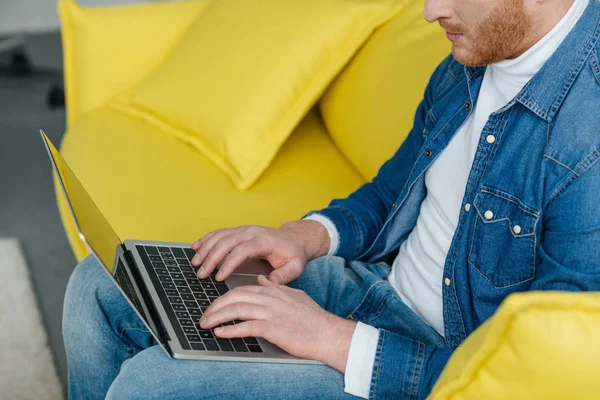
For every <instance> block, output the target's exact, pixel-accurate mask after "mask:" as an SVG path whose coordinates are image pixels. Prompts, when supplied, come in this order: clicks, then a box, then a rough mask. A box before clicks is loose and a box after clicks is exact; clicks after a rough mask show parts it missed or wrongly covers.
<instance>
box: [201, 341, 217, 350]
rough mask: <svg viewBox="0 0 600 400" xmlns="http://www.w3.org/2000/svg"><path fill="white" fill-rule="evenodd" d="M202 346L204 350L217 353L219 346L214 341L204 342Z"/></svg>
mask: <svg viewBox="0 0 600 400" xmlns="http://www.w3.org/2000/svg"><path fill="white" fill-rule="evenodd" d="M204 345H205V346H206V350H210V351H219V346H218V345H217V342H215V341H214V340H205V341H204Z"/></svg>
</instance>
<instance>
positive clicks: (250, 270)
mask: <svg viewBox="0 0 600 400" xmlns="http://www.w3.org/2000/svg"><path fill="white" fill-rule="evenodd" d="M272 271H273V267H271V264H269V263H268V262H267V261H265V260H262V259H260V258H251V259H249V260H246V261H244V262H243V263H242V264H241V265H240V266H239V267H237V268H236V270H235V271H234V272H233V275H239V274H244V275H269V274H270V273H271V272H272ZM254 282H256V279H255V280H254Z"/></svg>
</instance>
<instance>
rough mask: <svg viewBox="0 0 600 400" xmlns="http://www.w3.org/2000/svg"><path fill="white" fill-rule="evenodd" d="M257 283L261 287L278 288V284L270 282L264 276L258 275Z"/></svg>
mask: <svg viewBox="0 0 600 400" xmlns="http://www.w3.org/2000/svg"><path fill="white" fill-rule="evenodd" d="M256 282H257V283H258V284H259V285H260V286H267V287H269V286H277V284H275V283H273V282H271V281H270V280H269V278H267V277H266V276H264V275H258V277H257V278H256Z"/></svg>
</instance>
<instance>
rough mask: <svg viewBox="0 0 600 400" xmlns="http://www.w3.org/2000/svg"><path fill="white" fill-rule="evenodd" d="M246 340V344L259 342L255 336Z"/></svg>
mask: <svg viewBox="0 0 600 400" xmlns="http://www.w3.org/2000/svg"><path fill="white" fill-rule="evenodd" d="M244 342H246V344H258V340H256V338H253V337H247V338H244Z"/></svg>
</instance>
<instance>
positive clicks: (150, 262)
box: [136, 245, 263, 353]
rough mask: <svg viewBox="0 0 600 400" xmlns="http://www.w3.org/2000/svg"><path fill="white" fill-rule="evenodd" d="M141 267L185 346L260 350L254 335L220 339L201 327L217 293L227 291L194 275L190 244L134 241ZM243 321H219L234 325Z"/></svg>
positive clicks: (214, 282) (211, 278)
mask: <svg viewBox="0 0 600 400" xmlns="http://www.w3.org/2000/svg"><path fill="white" fill-rule="evenodd" d="M136 248H137V250H138V253H139V254H140V257H141V258H142V261H143V262H144V267H145V268H146V271H148V274H149V275H150V279H151V280H152V282H153V284H154V287H155V289H156V291H157V292H158V295H159V297H160V299H161V301H162V303H163V306H164V308H165V310H167V315H168V317H169V320H170V321H171V325H172V326H173V328H174V329H175V333H176V334H177V337H178V339H179V341H180V342H181V345H182V347H183V348H184V349H186V350H189V349H193V350H205V351H225V352H243V353H248V352H253V353H262V352H263V350H262V348H261V347H260V345H259V343H258V341H257V340H256V338H252V337H250V338H243V339H221V338H217V337H216V336H215V335H214V333H213V332H212V330H204V329H202V328H200V325H199V323H198V320H199V319H200V317H201V316H202V314H203V313H204V311H205V310H206V309H207V308H208V306H210V305H211V304H212V302H213V301H214V300H215V299H216V298H217V297H219V296H221V295H224V294H225V293H227V292H228V291H229V288H228V287H227V284H226V283H224V282H217V281H216V280H215V279H214V275H215V272H213V273H212V274H211V276H209V277H208V278H206V279H199V278H198V277H197V276H196V268H195V267H194V266H192V264H191V260H192V257H194V255H195V254H196V252H195V251H194V250H192V249H190V248H181V247H165V246H141V245H136ZM239 322H242V321H232V322H227V323H225V324H222V325H221V326H225V325H233V324H235V323H239Z"/></svg>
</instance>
